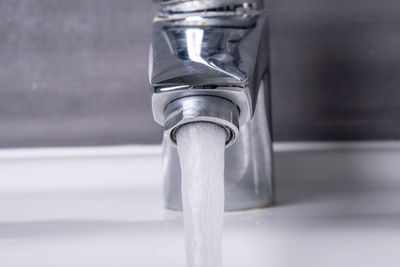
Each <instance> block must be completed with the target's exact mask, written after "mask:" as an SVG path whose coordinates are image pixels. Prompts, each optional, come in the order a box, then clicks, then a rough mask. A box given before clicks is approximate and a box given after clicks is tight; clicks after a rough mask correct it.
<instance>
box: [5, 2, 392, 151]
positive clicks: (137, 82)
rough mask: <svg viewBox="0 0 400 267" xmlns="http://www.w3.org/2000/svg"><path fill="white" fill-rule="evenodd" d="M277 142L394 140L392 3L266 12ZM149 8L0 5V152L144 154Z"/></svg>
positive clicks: (155, 129) (154, 131)
mask: <svg viewBox="0 0 400 267" xmlns="http://www.w3.org/2000/svg"><path fill="white" fill-rule="evenodd" d="M268 10H269V12H270V28H271V58H272V62H271V77H272V81H271V84H272V111H273V112H272V114H273V130H274V133H273V134H274V138H275V140H277V141H323V140H329V141H332V140H342V141H343V140H391V139H399V138H400V2H399V1H398V0H382V1H376V0H374V1H372V0H324V1H321V0H299V1H290V0H269V1H268ZM156 11H157V5H156V4H154V3H152V2H151V1H150V0H113V1H110V0H0V147H39V146H95V145H116V144H152V143H159V142H160V140H161V129H160V127H159V126H158V125H157V124H156V123H155V122H154V121H153V118H152V114H151V105H150V97H151V90H150V86H149V84H148V78H147V77H148V75H147V70H148V59H147V57H148V47H149V43H150V37H151V23H152V18H153V16H154V15H155V14H156Z"/></svg>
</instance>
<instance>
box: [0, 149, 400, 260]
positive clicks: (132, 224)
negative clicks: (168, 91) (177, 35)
mask: <svg viewBox="0 0 400 267" xmlns="http://www.w3.org/2000/svg"><path fill="white" fill-rule="evenodd" d="M274 150H275V155H276V160H275V166H276V167H275V172H276V187H277V198H278V199H277V200H278V205H277V206H275V207H271V208H268V209H264V210H252V211H246V212H233V213H226V214H225V226H224V233H223V252H224V266H226V267H233V266H252V267H257V266H263V267H265V266H273V267H280V266H287V267H289V266H290V267H292V266H296V267H302V266H304V267H306V266H307V267H310V266H332V267H333V266H335V267H337V266H363V267H366V266H398V265H399V264H400V253H398V252H399V247H400V164H399V162H400V144H399V143H396V142H369V143H368V142H367V143H292V144H291V143H278V144H275V147H274ZM161 168H162V163H161V148H160V147H159V146H123V147H99V148H68V149H64V148H53V149H17V150H2V151H0V170H1V176H0V198H1V201H0V266H7V267H12V266H40V267H43V266H52V267H53V266H58V267H63V266H68V267H71V266H85V267H87V266H119V267H121V266H130V267H132V266H174V267H175V266H184V244H183V223H182V216H181V213H179V212H171V211H167V210H165V209H163V199H162V179H161Z"/></svg>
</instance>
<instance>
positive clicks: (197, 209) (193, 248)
mask: <svg viewBox="0 0 400 267" xmlns="http://www.w3.org/2000/svg"><path fill="white" fill-rule="evenodd" d="M225 139H226V133H225V130H224V129H223V128H222V127H220V126H217V125H215V124H212V123H205V122H201V123H192V124H188V125H185V126H182V127H181V128H180V129H179V130H178V132H177V144H178V153H179V157H180V162H181V169H182V200H183V216H184V225H185V245H186V267H222V251H221V250H222V247H221V232H222V224H223V213H224V156H225Z"/></svg>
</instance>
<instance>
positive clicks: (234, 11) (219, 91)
mask: <svg viewBox="0 0 400 267" xmlns="http://www.w3.org/2000/svg"><path fill="white" fill-rule="evenodd" d="M160 5H161V9H160V12H159V14H158V16H157V17H156V18H155V20H154V23H153V40H152V44H151V49H150V66H149V76H150V77H149V78H150V83H151V85H152V86H153V89H154V93H153V97H152V107H153V114H154V118H155V120H156V121H157V122H158V123H159V124H161V125H162V126H164V129H165V131H164V139H163V146H164V180H165V181H164V191H165V206H166V207H167V208H169V209H174V210H181V209H182V199H181V170H180V163H179V157H178V153H177V148H176V146H175V144H174V143H175V141H176V140H175V133H176V131H177V130H179V127H180V126H182V125H184V124H187V123H193V122H200V121H207V122H213V123H215V124H218V125H220V126H221V127H223V128H225V129H226V131H227V140H226V146H227V148H226V154H225V210H244V209H251V208H261V207H265V206H269V205H272V204H273V202H274V183H273V170H272V152H271V144H272V141H271V119H270V91H269V71H268V69H269V40H268V16H267V15H266V14H265V11H264V9H263V3H262V0H260V1H259V0H249V1H245V0H187V1H173V0H161V2H160Z"/></svg>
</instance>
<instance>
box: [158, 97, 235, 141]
mask: <svg viewBox="0 0 400 267" xmlns="http://www.w3.org/2000/svg"><path fill="white" fill-rule="evenodd" d="M193 122H212V123H215V124H217V125H219V126H221V127H222V128H224V129H225V130H226V133H227V139H226V146H227V147H229V146H230V145H232V144H233V142H234V141H235V138H236V136H238V135H239V109H238V108H237V106H236V105H235V104H233V103H232V102H230V101H229V100H226V99H224V98H220V97H215V96H188V97H183V98H179V99H177V100H175V101H172V102H171V103H170V104H168V106H167V107H166V109H165V125H164V133H165V137H166V138H170V140H171V141H172V143H174V144H176V138H175V133H176V132H177V131H178V130H179V128H180V127H181V126H183V125H185V124H188V123H193Z"/></svg>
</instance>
